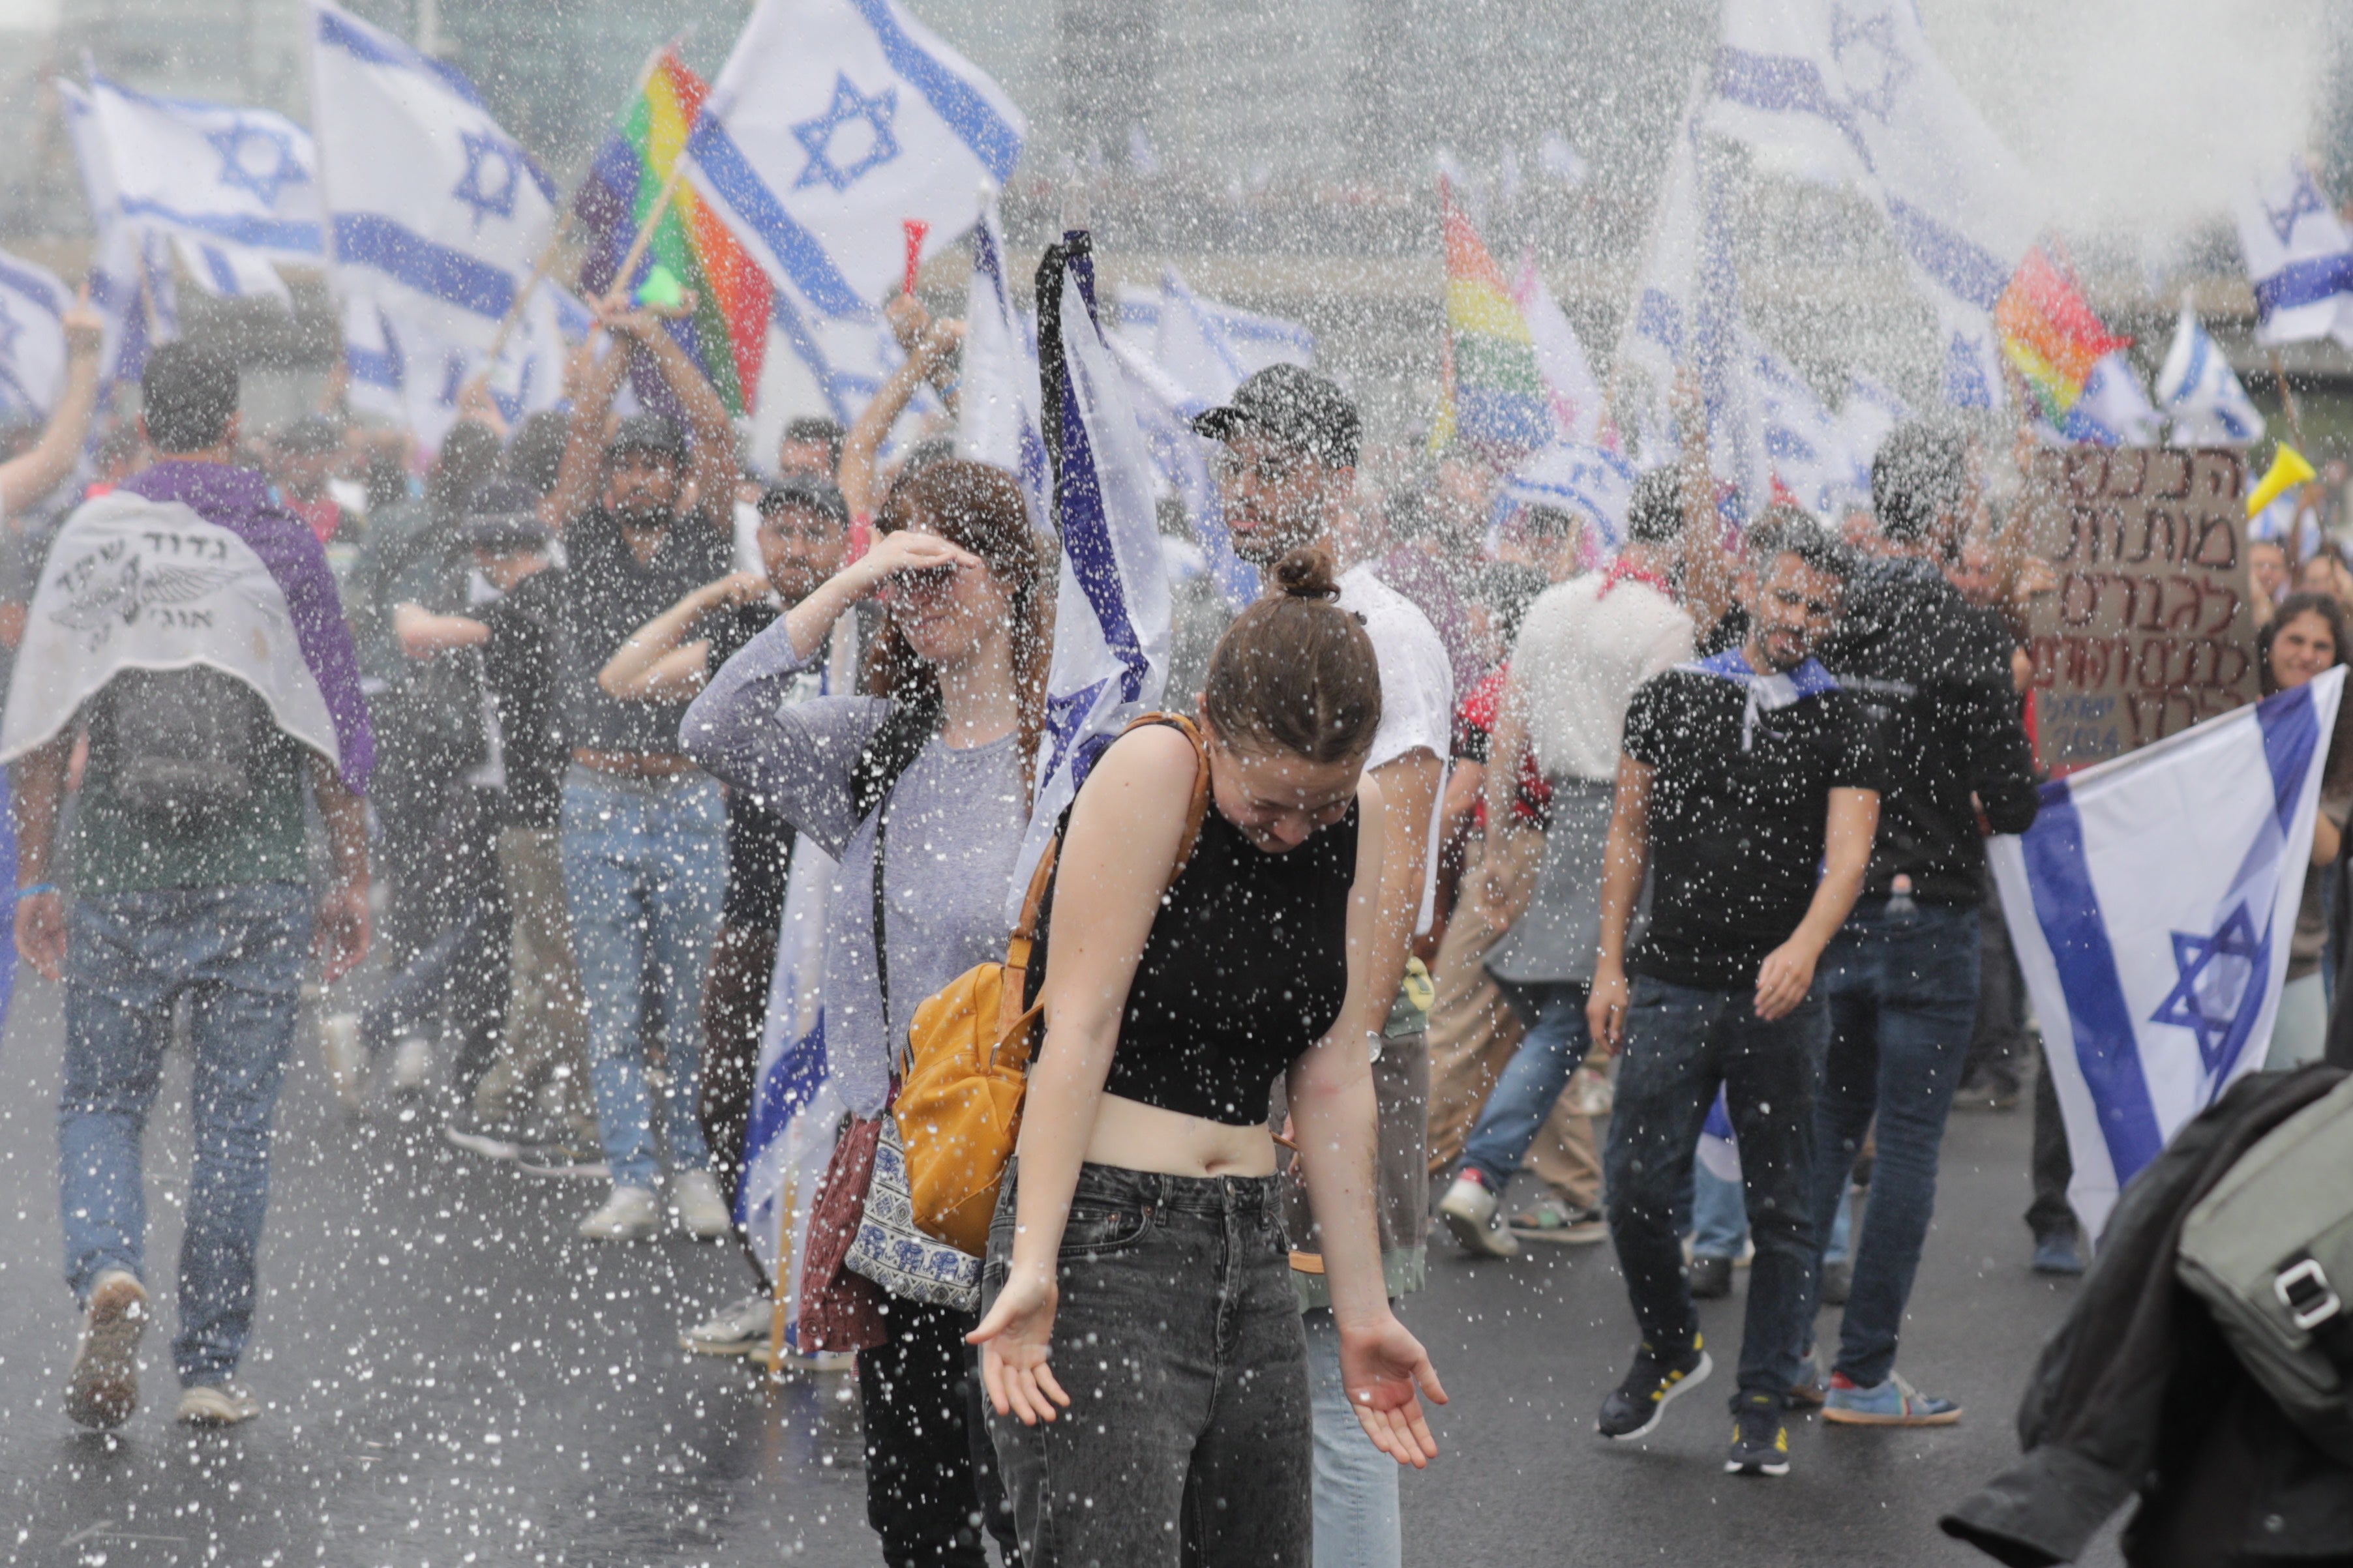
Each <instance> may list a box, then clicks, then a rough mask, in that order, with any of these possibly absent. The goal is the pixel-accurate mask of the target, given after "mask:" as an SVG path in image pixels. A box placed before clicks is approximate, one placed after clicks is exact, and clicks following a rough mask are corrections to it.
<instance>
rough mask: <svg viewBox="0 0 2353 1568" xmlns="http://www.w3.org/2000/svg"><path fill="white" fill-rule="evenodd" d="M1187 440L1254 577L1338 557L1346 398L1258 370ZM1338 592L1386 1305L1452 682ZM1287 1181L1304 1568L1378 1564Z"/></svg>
mask: <svg viewBox="0 0 2353 1568" xmlns="http://www.w3.org/2000/svg"><path fill="white" fill-rule="evenodd" d="M1193 428H1194V429H1195V430H1196V431H1198V432H1199V433H1200V434H1201V435H1204V436H1207V437H1210V438H1211V439H1213V440H1216V441H1219V442H1221V443H1223V448H1222V450H1220V451H1219V454H1218V456H1217V458H1216V459H1215V463H1216V472H1217V479H1218V498H1219V504H1220V505H1221V506H1222V508H1223V509H1224V512H1225V518H1226V525H1227V527H1228V528H1229V529H1230V530H1231V531H1232V534H1233V544H1234V552H1235V553H1236V554H1238V555H1240V557H1241V558H1242V559H1243V560H1245V561H1248V562H1250V563H1251V564H1252V565H1254V566H1257V567H1258V568H1259V569H1260V570H1261V571H1266V570H1269V569H1271V567H1272V566H1273V565H1274V563H1276V562H1278V561H1280V560H1282V557H1283V556H1284V555H1285V554H1287V553H1289V552H1291V551H1293V550H1295V549H1297V548H1299V547H1300V546H1302V545H1308V544H1320V545H1322V546H1324V548H1326V549H1331V550H1334V551H1335V553H1337V542H1338V540H1339V539H1341V538H1344V537H1345V536H1346V535H1347V534H1348V533H1350V532H1351V531H1353V530H1352V528H1351V524H1352V522H1353V521H1354V517H1355V512H1356V451H1357V447H1358V445H1359V443H1360V440H1361V437H1362V429H1363V426H1362V425H1361V422H1360V421H1359V419H1358V417H1357V414H1356V405H1355V404H1354V403H1352V402H1351V401H1349V398H1348V395H1347V394H1346V393H1345V392H1343V391H1341V390H1340V388H1339V387H1338V386H1336V385H1335V384H1333V383H1332V382H1331V381H1330V380H1329V379H1328V378H1326V377H1324V376H1322V375H1319V374H1316V373H1315V372H1314V371H1312V370H1303V369H1302V368H1301V367H1299V366H1298V365H1294V364H1275V365H1269V366H1267V367H1266V368H1265V369H1264V370H1261V371H1259V372H1257V373H1256V374H1253V375H1251V376H1250V379H1249V380H1247V381H1245V382H1243V383H1242V384H1241V385H1240V386H1239V387H1237V388H1236V389H1235V391H1234V396H1233V401H1232V402H1231V403H1230V404H1229V405H1226V406H1225V407H1222V408H1213V409H1211V410H1209V411H1208V413H1206V414H1204V415H1202V416H1200V417H1199V418H1198V419H1196V420H1195V421H1194V422H1193ZM1344 564H1346V563H1344ZM1339 589H1340V593H1339V597H1338V599H1337V601H1336V602H1337V603H1338V605H1340V607H1341V608H1342V609H1344V610H1347V611H1349V612H1350V613H1352V614H1354V615H1355V616H1357V618H1358V619H1360V620H1361V621H1362V622H1363V623H1364V626H1365V630H1366V633H1367V634H1368V635H1369V636H1370V637H1371V638H1372V642H1373V653H1374V656H1375V657H1376V658H1377V659H1378V660H1379V663H1380V671H1381V722H1380V727H1379V729H1378V730H1377V731H1375V732H1374V736H1373V749H1372V752H1371V753H1370V754H1369V755H1368V756H1367V757H1366V760H1365V772H1366V774H1367V775H1368V776H1370V777H1373V778H1377V779H1378V780H1379V781H1380V787H1381V797H1382V799H1384V800H1385V801H1387V802H1388V820H1389V824H1390V826H1389V832H1388V841H1387V847H1385V849H1384V850H1383V852H1382V855H1381V895H1380V924H1379V935H1380V944H1381V945H1380V946H1379V948H1378V949H1377V952H1376V954H1375V958H1374V971H1373V973H1374V980H1373V982H1372V984H1374V986H1375V988H1376V989H1377V990H1378V991H1380V992H1382V993H1383V994H1394V995H1395V996H1396V998H1397V1001H1396V1005H1394V1006H1393V1007H1392V1008H1391V1010H1390V1013H1389V1019H1388V1027H1387V1028H1386V1029H1385V1030H1384V1031H1383V1033H1382V1037H1381V1038H1380V1040H1379V1041H1378V1042H1377V1047H1376V1048H1375V1051H1374V1060H1373V1088H1374V1092H1375V1095H1376V1096H1377V1100H1378V1103H1379V1107H1380V1151H1379V1153H1380V1165H1379V1172H1378V1175H1377V1189H1376V1192H1377V1197H1376V1204H1377V1217H1378V1219H1379V1222H1380V1236H1381V1265H1382V1272H1383V1274H1384V1276H1385V1277H1386V1279H1387V1281H1388V1292H1389V1296H1390V1298H1391V1299H1392V1300H1394V1299H1396V1298H1398V1297H1400V1296H1404V1295H1408V1294H1410V1293H1411V1292H1413V1291H1415V1290H1419V1289H1421V1284H1422V1277H1423V1272H1424V1265H1425V1256H1426V1255H1425V1252H1424V1247H1423V1237H1424V1236H1425V1234H1426V1232H1427V1230H1428V1228H1429V1217H1430V1215H1429V1201H1430V1200H1429V1194H1428V1184H1429V1176H1428V1174H1427V1171H1428V1166H1429V1156H1428V1152H1427V1151H1428V1147H1429V1145H1428V1135H1429V1123H1430V1038H1429V1028H1430V994H1431V991H1430V977H1429V974H1428V973H1427V972H1425V971H1424V970H1423V968H1422V966H1421V963H1420V961H1419V960H1415V961H1413V963H1412V964H1411V966H1410V969H1409V967H1408V962H1407V943H1408V942H1409V939H1410V938H1411V937H1412V935H1413V933H1414V931H1415V930H1416V929H1417V928H1418V927H1419V926H1421V925H1423V924H1425V923H1427V921H1428V918H1429V914H1428V888H1429V879H1428V868H1429V850H1430V839H1431V837H1432V831H1431V830H1432V827H1433V826H1434V819H1435V815H1436V810H1437V804H1438V791H1439V784H1440V779H1441V777H1442V775H1443V774H1444V772H1445V766H1446V764H1445V758H1446V754H1447V752H1448V750H1449V742H1450V740H1451V733H1450V731H1451V723H1452V718H1453V711H1454V676H1453V668H1452V667H1451V664H1450V663H1449V662H1448V659H1447V656H1446V647H1445V645H1444V644H1443V643H1441V642H1440V640H1439V637H1438V633H1437V631H1436V630H1435V629H1433V628H1432V627H1431V626H1430V618H1429V617H1428V616H1425V615H1423V614H1422V612H1421V611H1420V610H1419V609H1417V608H1415V607H1414V605H1413V603H1412V601H1410V600H1409V599H1408V598H1406V597H1405V595H1402V594H1400V593H1398V591H1397V590H1396V589H1394V588H1391V587H1389V586H1388V584H1385V583H1383V582H1382V581H1381V580H1380V579H1379V578H1378V577H1377V576H1376V575H1375V574H1374V569H1373V567H1372V566H1371V565H1370V564H1369V563H1363V564H1356V565H1354V566H1353V567H1352V569H1351V570H1349V571H1347V572H1345V574H1342V576H1341V578H1340V580H1339ZM1295 1175H1296V1172H1293V1176H1294V1177H1295ZM1287 1185H1288V1191H1287V1192H1286V1195H1285V1196H1286V1204H1285V1207H1286V1213H1285V1227H1286V1229H1287V1230H1288V1232H1289V1234H1290V1237H1291V1240H1292V1244H1293V1247H1294V1251H1293V1255H1292V1267H1293V1273H1292V1280H1293V1284H1294V1285H1295V1286H1297V1287H1298V1289H1299V1294H1300V1299H1301V1304H1302V1306H1303V1309H1304V1310H1305V1312H1306V1320H1307V1321H1306V1327H1307V1367H1308V1382H1309V1384H1310V1387H1311V1389H1312V1391H1313V1393H1314V1401H1315V1405H1314V1418H1315V1555H1316V1557H1317V1559H1318V1560H1319V1561H1330V1562H1340V1563H1366V1564H1372V1565H1376V1568H1377V1565H1379V1564H1384V1563H1397V1562H1398V1561H1399V1559H1400V1557H1401V1555H1402V1552H1403V1546H1402V1544H1401V1541H1400V1537H1399V1532H1398V1481H1397V1466H1396V1464H1395V1463H1394V1462H1393V1461H1391V1460H1390V1458H1388V1455H1386V1454H1384V1453H1382V1452H1381V1451H1380V1450H1379V1449H1378V1448H1376V1447H1373V1446H1372V1445H1371V1444H1369V1443H1367V1442H1366V1441H1365V1440H1364V1435H1363V1432H1362V1429H1361V1428H1360V1427H1358V1426H1357V1424H1356V1417H1355V1415H1352V1414H1351V1413H1350V1412H1349V1409H1348V1405H1347V1398H1346V1395H1345V1393H1343V1391H1342V1385H1341V1378H1340V1356H1341V1350H1342V1344H1341V1341H1342V1333H1341V1331H1340V1329H1339V1327H1338V1326H1337V1324H1336V1323H1335V1321H1334V1319H1333V1315H1332V1310H1331V1305H1330V1297H1329V1294H1328V1293H1327V1291H1326V1290H1325V1289H1324V1260H1323V1256H1322V1254H1321V1252H1320V1250H1318V1248H1320V1247H1321V1241H1320V1239H1319V1238H1318V1237H1317V1236H1316V1235H1315V1233H1314V1231H1313V1229H1312V1228H1311V1227H1310V1226H1309V1224H1308V1219H1307V1205H1306V1203H1305V1194H1304V1193H1303V1190H1302V1188H1301V1186H1300V1184H1299V1183H1298V1182H1297V1181H1296V1180H1293V1181H1292V1182H1290V1183H1289V1184H1287Z"/></svg>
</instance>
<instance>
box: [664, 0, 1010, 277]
mask: <svg viewBox="0 0 2353 1568" xmlns="http://www.w3.org/2000/svg"><path fill="white" fill-rule="evenodd" d="M1026 130H1027V127H1026V125H1025V123H1024V121H1023V120H1022V118H1021V111H1020V110H1018V109H1016V108H1014V107H1013V102H1012V100H1010V99H1008V98H1007V97H1006V96H1005V94H1004V92H1003V91H1002V90H1001V89H999V88H998V87H997V84H996V83H995V82H994V81H991V80H990V79H988V77H987V75H986V74H985V73H983V72H982V71H981V70H980V68H978V67H976V66H975V65H973V64H972V63H971V62H970V61H968V60H966V59H965V58H963V57H962V56H960V55H958V54H957V53H956V52H955V50H953V49H951V48H949V47H947V45H946V44H944V43H943V42H941V41H940V39H938V38H937V37H934V36H933V35H932V33H931V32H930V31H929V30H928V29H927V28H925V27H924V26H923V24H921V23H920V22H917V21H916V20H915V19H914V18H913V16H909V15H908V14H907V12H906V10H905V8H904V7H902V5H899V4H898V3H897V0H761V5H760V6H759V8H758V9H757V10H755V11H754V12H753V13H752V19H751V20H750V21H749V22H748V23H746V24H745V25H744V33H743V36H742V37H740V38H738V39H737V40H736V42H735V51H734V53H733V54H732V55H730V56H729V57H728V58H727V64H726V66H725V68H723V69H722V70H721V71H720V73H719V76H718V79H716V80H715V81H713V82H712V85H711V96H710V98H709V99H708V100H706V101H705V102H704V104H703V109H702V116H701V118H699V119H698V120H697V121H695V126H694V132H693V134H692V136H691V138H690V139H689V140H688V142H687V148H686V158H687V165H688V171H687V178H689V179H690V180H691V181H693V182H694V188H695V190H696V191H697V192H699V193H700V194H701V195H702V196H703V197H704V199H706V200H708V201H709V202H711V204H712V205H713V206H714V207H716V208H717V209H718V211H719V213H720V215H721V216H723V218H724V219H725V220H726V222H727V225H728V226H729V227H730V228H733V230H734V231H735V233H736V235H737V236H738V237H740V238H741V239H742V240H743V241H744V244H745V245H746V246H747V247H750V249H751V251H752V254H753V255H754V256H755V257H757V258H759V261H760V264H761V266H762V267H763V268H765V269H766V270H767V272H768V274H769V276H770V277H772V278H774V279H776V280H777V281H779V282H781V283H788V284H789V285H791V286H792V287H793V288H795V289H797V290H798V291H799V293H800V295H801V297H802V298H803V299H805V300H807V302H808V303H809V305H811V306H812V307H814V308H815V309H816V310H818V312H819V313H820V314H823V315H828V316H855V315H858V314H860V312H862V311H864V310H868V309H870V308H871V305H872V304H873V302H875V301H877V300H881V298H882V296H883V294H884V292H885V290H886V289H889V288H890V287H891V285H892V281H893V280H894V279H897V278H898V277H899V276H900V272H901V267H902V263H903V260H904V258H905V254H906V250H905V235H904V231H903V230H902V224H903V223H904V222H905V221H906V220H908V219H911V218H912V219H919V220H921V221H923V222H924V223H927V224H929V225H930V226H931V233H930V237H929V240H928V243H927V247H926V248H927V250H932V251H935V250H938V249H940V248H942V247H945V246H947V245H950V244H952V243H954V242H955V240H956V239H957V238H959V237H962V235H963V234H964V232H965V229H967V228H969V227H971V226H972V222H973V203H972V194H973V190H974V188H975V187H976V186H982V185H985V186H987V188H989V189H991V190H995V189H997V188H999V187H1001V186H1003V184H1005V181H1006V178H1007V176H1008V175H1009V174H1012V173H1013V165H1014V163H1015V161H1016V160H1017V159H1018V158H1019V157H1020V155H1021V141H1022V137H1023V136H1024V134H1025V133H1026Z"/></svg>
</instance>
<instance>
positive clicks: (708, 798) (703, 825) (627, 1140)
mask: <svg viewBox="0 0 2353 1568" xmlns="http://www.w3.org/2000/svg"><path fill="white" fill-rule="evenodd" d="M564 890H565V896H566V897H567V898H569V899H570V900H571V902H572V943H573V948H574V951H575V953H576V954H577V955H578V957H579V960H580V984H581V989H582V990H583V992H585V993H586V997H587V1002H588V1084H589V1087H590V1088H591V1089H594V1090H595V1091H596V1126H597V1131H598V1133H599V1135H600V1136H601V1137H602V1139H603V1141H604V1144H605V1161H606V1163H607V1165H608V1166H609V1167H610V1168H611V1171H612V1173H613V1184H614V1185H616V1186H628V1187H651V1186H652V1185H653V1184H654V1176H655V1169H656V1167H655V1163H654V1136H653V1108H652V1102H651V1100H650V1099H649V1095H648V1093H647V1089H648V1086H647V1083H646V1049H645V1042H646V1037H647V1036H648V1035H649V1033H651V1030H650V1028H649V1023H650V1020H649V1019H648V1018H647V1017H646V1016H645V1012H646V1008H645V994H646V984H645V982H646V977H647V975H648V973H649V971H650V972H651V973H654V974H655V976H656V977H657V979H658V982H659V985H660V987H661V999H662V1015H661V1020H660V1022H661V1031H662V1043H663V1046H664V1047H665V1048H666V1049H667V1050H668V1052H669V1058H670V1084H669V1087H668V1089H666V1091H665V1093H664V1099H665V1100H666V1101H667V1103H666V1104H665V1106H664V1108H663V1110H664V1120H665V1125H666V1128H667V1131H668V1132H669V1135H670V1163H671V1165H672V1166H673V1167H675V1168H676V1169H679V1170H681V1171H700V1170H706V1169H708V1168H709V1167H710V1164H711V1152H710V1151H709V1150H708V1149H707V1148H706V1147H705V1146H704V1144H703V1141H702V1121H700V1119H699V1118H698V1116H697V1114H696V1110H697V1107H698V1106H699V1105H700V1104H701V1102H702V981H703V973H704V971H705V970H707V969H708V968H709V967H710V965H711V952H712V944H713V943H714V942H717V940H718V937H719V914H720V904H721V900H723V898H724V897H725V895H726V891H727V808H726V806H725V805H724V803H723V801H722V800H721V798H720V794H719V784H718V783H717V781H715V780H713V779H711V778H708V777H705V776H704V775H703V774H702V773H688V774H685V775H683V776H681V777H677V778H668V779H635V778H621V777H617V776H616V775H614V774H611V773H597V772H596V771H594V770H593V769H589V768H584V767H575V768H573V769H572V770H571V771H570V772H569V773H567V774H565V780H564Z"/></svg>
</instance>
